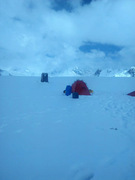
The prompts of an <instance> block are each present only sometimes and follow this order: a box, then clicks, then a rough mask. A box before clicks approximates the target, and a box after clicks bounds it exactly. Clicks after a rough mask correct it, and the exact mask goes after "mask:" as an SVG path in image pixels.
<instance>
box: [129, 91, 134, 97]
mask: <svg viewBox="0 0 135 180" xmlns="http://www.w3.org/2000/svg"><path fill="white" fill-rule="evenodd" d="M127 95H129V96H135V91H133V92H131V93H129V94H127Z"/></svg>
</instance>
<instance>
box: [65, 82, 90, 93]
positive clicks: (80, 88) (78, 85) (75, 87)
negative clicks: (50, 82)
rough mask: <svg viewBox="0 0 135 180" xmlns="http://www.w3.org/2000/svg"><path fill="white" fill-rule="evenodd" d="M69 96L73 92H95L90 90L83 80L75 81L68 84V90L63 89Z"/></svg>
mask: <svg viewBox="0 0 135 180" xmlns="http://www.w3.org/2000/svg"><path fill="white" fill-rule="evenodd" d="M63 92H64V93H65V94H66V95H67V96H69V95H70V94H71V93H75V92H76V93H78V94H79V95H91V93H92V92H93V91H92V90H89V89H88V87H87V85H86V83H85V82H84V81H82V80H77V81H75V82H74V83H73V84H72V86H70V85H67V86H66V90H64V91H63Z"/></svg>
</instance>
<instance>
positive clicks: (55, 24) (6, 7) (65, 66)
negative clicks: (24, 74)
mask: <svg viewBox="0 0 135 180" xmlns="http://www.w3.org/2000/svg"><path fill="white" fill-rule="evenodd" d="M134 65H135V0H0V68H3V69H10V68H12V69H19V68H23V69H30V70H31V71H35V72H41V71H45V72H61V71H62V72H64V71H68V70H69V71H70V70H71V69H73V68H76V67H79V68H86V69H90V68H91V69H97V68H128V67H130V66H134Z"/></svg>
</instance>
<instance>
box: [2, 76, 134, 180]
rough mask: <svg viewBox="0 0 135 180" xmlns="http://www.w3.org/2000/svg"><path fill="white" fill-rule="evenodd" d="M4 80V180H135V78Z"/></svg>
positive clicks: (8, 78) (28, 78) (30, 78)
mask: <svg viewBox="0 0 135 180" xmlns="http://www.w3.org/2000/svg"><path fill="white" fill-rule="evenodd" d="M81 79H83V80H84V81H85V82H86V83H87V85H88V87H89V88H90V89H93V90H94V94H93V95H92V96H80V97H79V99H72V96H68V97H67V96H65V95H64V94H63V90H64V89H65V87H66V85H68V84H72V83H73V82H74V81H75V80H76V77H61V78H60V77H52V78H50V79H49V83H41V82H40V77H14V76H7V77H5V76H1V77H0V180H91V179H92V180H135V135H134V133H135V110H134V109H135V98H134V97H131V96H127V95H126V94H127V93H129V92H131V91H133V90H135V79H134V78H101V77H100V78H90V77H83V78H81Z"/></svg>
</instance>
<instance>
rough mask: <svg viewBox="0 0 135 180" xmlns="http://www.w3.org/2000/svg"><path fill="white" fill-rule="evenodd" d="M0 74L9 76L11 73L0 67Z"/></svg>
mask: <svg viewBox="0 0 135 180" xmlns="http://www.w3.org/2000/svg"><path fill="white" fill-rule="evenodd" d="M0 76H11V74H10V73H9V72H8V71H6V70H2V69H0Z"/></svg>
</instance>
